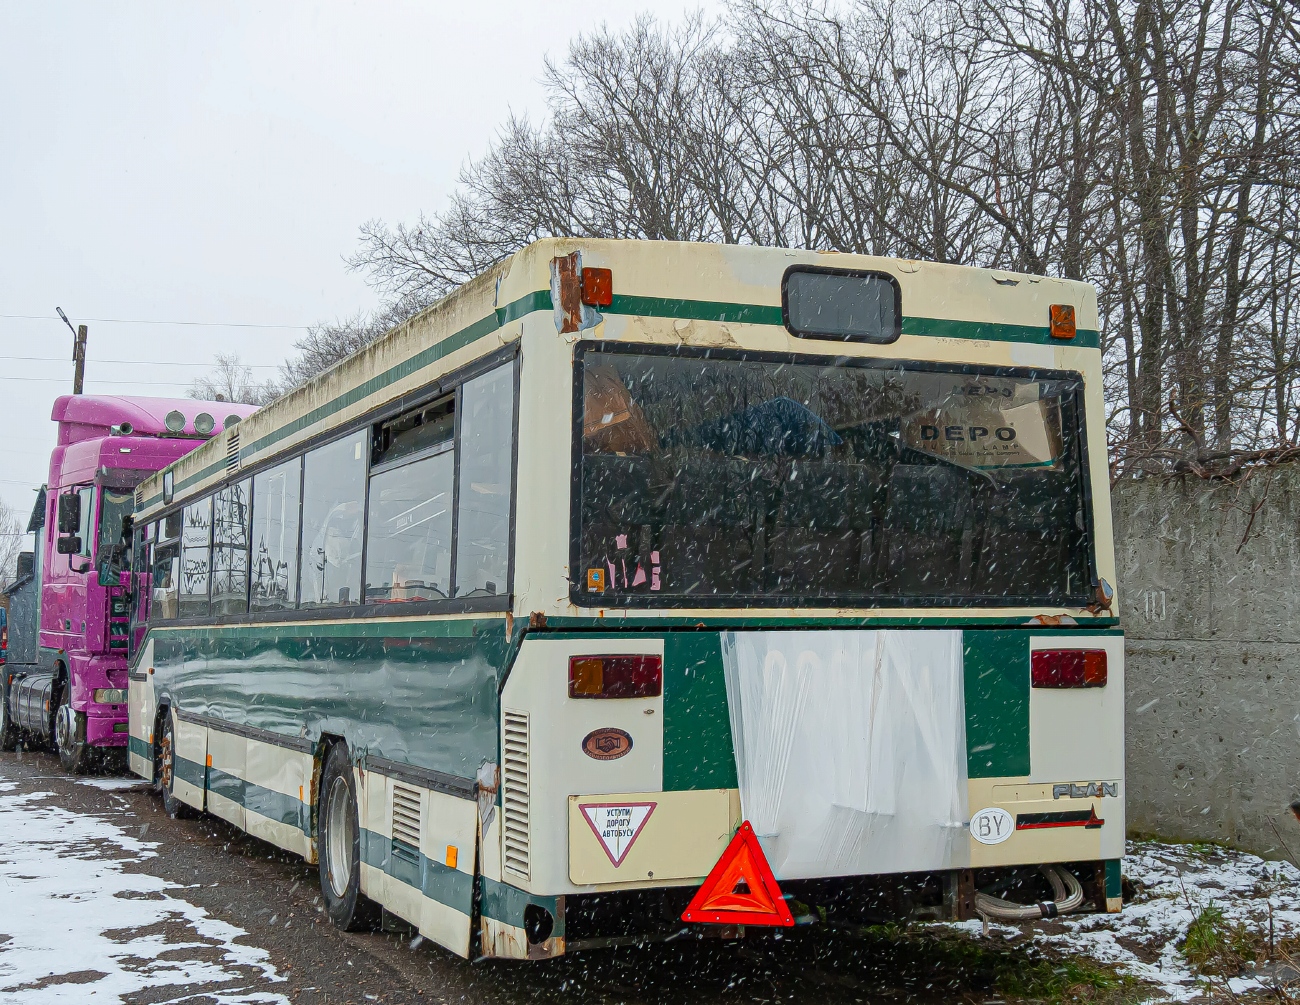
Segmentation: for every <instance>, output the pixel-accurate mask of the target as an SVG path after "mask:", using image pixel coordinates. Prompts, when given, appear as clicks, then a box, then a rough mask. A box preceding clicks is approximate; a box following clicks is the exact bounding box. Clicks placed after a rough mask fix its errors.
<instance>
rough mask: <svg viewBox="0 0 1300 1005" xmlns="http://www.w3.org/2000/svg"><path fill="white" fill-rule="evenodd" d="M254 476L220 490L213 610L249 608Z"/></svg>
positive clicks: (215, 507) (215, 528)
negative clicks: (251, 502) (250, 537)
mask: <svg viewBox="0 0 1300 1005" xmlns="http://www.w3.org/2000/svg"><path fill="white" fill-rule="evenodd" d="M251 490H252V481H251V479H247V478H246V479H244V480H243V481H242V482H236V483H235V484H234V485H229V486H227V487H226V488H224V489H221V490H220V491H218V492H217V494H216V497H215V500H214V502H213V512H212V613H213V614H243V613H244V612H245V611H247V610H248V532H249V519H250V517H251V516H252V514H251V512H250V510H249V505H248V504H249V496H250V494H251Z"/></svg>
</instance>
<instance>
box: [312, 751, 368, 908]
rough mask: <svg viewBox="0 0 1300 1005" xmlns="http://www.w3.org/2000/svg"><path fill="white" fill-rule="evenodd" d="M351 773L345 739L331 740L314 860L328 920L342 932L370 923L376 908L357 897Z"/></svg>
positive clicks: (354, 793) (358, 837) (358, 831)
mask: <svg viewBox="0 0 1300 1005" xmlns="http://www.w3.org/2000/svg"><path fill="white" fill-rule="evenodd" d="M356 785H357V783H356V776H355V775H354V774H353V772H352V762H351V760H350V759H349V758H348V748H347V744H345V743H341V742H340V743H335V744H334V745H333V746H331V747H330V748H329V752H328V753H326V755H325V764H324V766H323V768H322V769H321V784H320V807H319V812H318V815H317V819H318V820H319V821H320V832H319V839H318V852H317V856H316V857H317V860H318V861H319V863H320V889H321V896H323V897H324V898H325V910H326V912H327V913H328V914H329V919H330V921H331V922H333V923H334V925H335V926H336V927H338V928H341V929H343V931H345V932H355V931H360V930H363V929H366V928H372V927H374V922H375V919H376V916H377V915H378V913H379V912H378V910H377V909H376V906H375V905H374V904H373V903H371V902H370V901H369V900H367V899H366V898H365V897H363V896H362V895H361V828H360V825H359V822H358V819H357V789H356Z"/></svg>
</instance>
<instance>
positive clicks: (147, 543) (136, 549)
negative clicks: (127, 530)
mask: <svg viewBox="0 0 1300 1005" xmlns="http://www.w3.org/2000/svg"><path fill="white" fill-rule="evenodd" d="M156 526H157V525H156V524H152V523H147V524H144V525H143V526H140V527H137V528H135V534H134V537H133V540H132V544H131V631H130V633H129V635H128V642H127V645H128V649H127V655H128V656H129V657H134V656H135V654H136V653H137V652H138V651H139V649H140V643H142V642H143V641H144V633H145V629H146V628H147V627H148V625H149V600H150V597H151V595H152V592H153V591H152V589H151V588H150V587H151V583H150V577H151V576H152V574H153V541H152V538H153V537H154V536H155V532H154V528H155V527H156Z"/></svg>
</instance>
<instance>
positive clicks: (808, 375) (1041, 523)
mask: <svg viewBox="0 0 1300 1005" xmlns="http://www.w3.org/2000/svg"><path fill="white" fill-rule="evenodd" d="M720 355H721V354H720V353H719V351H718V350H712V351H711V352H709V353H707V355H706V354H704V353H699V354H697V353H693V352H692V353H688V352H687V351H685V350H678V351H674V352H671V353H648V352H646V351H645V350H644V348H641V349H639V350H638V351H631V347H620V348H615V347H611V346H609V345H608V344H597V345H592V346H580V347H579V349H578V373H577V379H578V381H579V388H578V391H579V400H580V402H581V408H580V409H579V419H578V423H577V428H576V429H575V439H576V457H575V466H576V468H577V470H576V472H575V475H576V479H577V485H576V486H575V487H576V489H577V491H576V493H575V499H576V512H575V529H576V540H575V542H574V554H573V556H572V560H573V563H574V569H575V573H576V574H575V576H574V577H573V578H574V584H573V597H574V600H575V602H578V603H582V604H587V605H599V606H602V607H609V606H620V605H623V604H626V605H628V606H635V605H638V604H651V603H657V604H670V605H674V604H675V605H678V606H692V605H713V606H725V605H731V604H734V605H737V606H743V605H746V604H752V603H754V602H760V603H761V602H770V603H778V604H781V605H794V604H800V603H817V604H822V605H833V604H838V603H843V604H845V605H868V606H888V605H895V604H897V605H908V604H911V605H922V604H932V605H955V604H964V605H971V606H974V605H979V604H990V605H1012V604H1030V603H1033V604H1052V605H1063V606H1083V605H1085V604H1086V603H1088V602H1090V600H1091V597H1092V592H1093V591H1092V575H1091V568H1092V566H1091V554H1090V545H1089V528H1090V526H1091V520H1090V516H1091V514H1090V512H1089V510H1088V502H1087V493H1086V489H1085V471H1084V464H1083V449H1082V447H1083V445H1082V438H1081V431H1080V424H1081V420H1082V393H1081V392H1082V384H1081V382H1080V381H1079V379H1078V378H1077V377H1075V376H1073V375H1070V374H1062V373H1050V374H1047V373H1035V372H1030V371H1024V370H1019V371H1012V370H1005V369H1002V370H998V369H992V368H984V369H980V368H975V367H940V366H934V365H929V364H919V363H918V364H906V363H904V364H899V363H897V362H890V363H883V362H880V361H863V363H862V364H861V365H859V364H857V363H853V364H845V363H843V362H842V361H841V363H840V364H839V365H824V364H821V363H817V362H813V363H809V362H803V361H801V360H796V359H794V358H791V357H781V358H778V357H772V356H768V355H766V354H765V355H763V356H759V355H757V354H752V353H751V354H738V353H737V354H731V357H733V358H719V356H720Z"/></svg>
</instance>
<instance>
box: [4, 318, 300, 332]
mask: <svg viewBox="0 0 1300 1005" xmlns="http://www.w3.org/2000/svg"><path fill="white" fill-rule="evenodd" d="M0 318H6V319H8V320H10V321H58V320H59V319H58V318H57V317H56V316H54V315H51V314H0ZM80 320H82V321H84V322H86V323H92V322H93V323H95V324H111V325H186V326H192V327H196V328H280V329H294V330H296V331H306V330H307V329H308V328H310V327H311V326H310V325H267V324H257V323H254V322H249V321H157V320H153V319H146V318H82V319H80Z"/></svg>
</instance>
